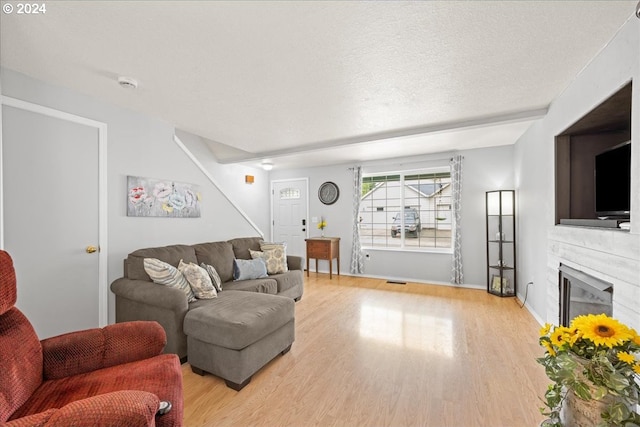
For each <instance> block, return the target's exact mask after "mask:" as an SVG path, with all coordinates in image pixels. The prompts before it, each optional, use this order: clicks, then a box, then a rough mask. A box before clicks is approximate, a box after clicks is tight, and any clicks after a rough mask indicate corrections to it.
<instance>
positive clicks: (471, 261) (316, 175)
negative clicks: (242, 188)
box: [271, 146, 514, 288]
mask: <svg viewBox="0 0 640 427" xmlns="http://www.w3.org/2000/svg"><path fill="white" fill-rule="evenodd" d="M459 154H462V155H463V156H464V166H463V168H464V170H463V184H462V186H463V190H462V193H463V194H462V206H463V207H462V233H463V234H462V236H463V237H462V246H463V249H462V251H463V264H464V279H465V280H464V281H465V285H466V286H470V287H479V288H485V287H486V264H485V262H486V245H485V236H486V234H485V233H486V231H485V207H484V200H485V192H486V191H489V190H500V189H512V188H513V185H514V182H513V146H503V147H492V148H484V149H476V150H466V151H461V152H459ZM449 157H450V153H449V155H448V154H444V155H443V154H442V153H440V154H437V155H432V156H422V157H420V158H398V159H390V160H388V161H385V162H370V163H363V164H362V167H363V171H364V172H365V173H367V172H368V173H375V172H390V171H399V170H407V169H418V168H432V167H441V166H447V165H448V164H449ZM276 163H277V162H276ZM350 166H352V165H339V166H331V167H321V168H311V169H309V168H307V169H295V170H286V171H278V170H275V169H274V170H273V171H272V172H271V179H273V180H281V179H293V178H302V177H308V178H309V216H310V217H314V216H315V217H319V216H321V215H322V216H324V218H325V219H326V221H327V223H328V225H327V228H326V229H325V235H326V236H335V237H340V238H341V240H340V253H341V255H342V256H341V258H342V259H341V265H340V271H341V272H344V273H348V272H349V264H350V259H349V254H350V252H351V244H352V238H351V235H352V231H351V224H352V210H351V203H352V202H351V201H352V196H353V192H352V189H351V171H350V170H349V167H350ZM325 181H333V182H335V183H336V184H338V186H339V188H340V198H339V199H338V201H337V202H336V203H335V204H333V205H329V206H327V205H323V204H322V203H321V202H320V201H319V200H318V195H317V194H318V188H319V187H320V185H321V184H322V183H323V182H325ZM309 235H310V236H319V235H320V231H319V230H318V229H317V228H316V224H313V223H311V224H310V227H309ZM365 252H366V253H367V254H368V255H369V257H368V258H365V267H364V276H369V277H370V276H373V277H380V278H385V279H394V280H407V281H417V282H424V283H446V284H448V283H449V282H450V276H451V257H452V255H451V253H435V252H416V251H402V252H400V251H397V250H383V249H382V250H381V249H369V250H365ZM314 262H315V260H314V261H312V271H313V265H314V264H313V263H314ZM319 270H320V271H326V272H328V264H327V262H326V261H320V267H319Z"/></svg>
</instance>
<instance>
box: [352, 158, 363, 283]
mask: <svg viewBox="0 0 640 427" xmlns="http://www.w3.org/2000/svg"><path fill="white" fill-rule="evenodd" d="M361 195H362V168H361V167H360V166H356V167H354V168H353V245H352V246H351V268H350V269H349V271H350V272H351V273H352V274H356V273H363V272H364V257H363V256H362V246H361V245H360V197H361Z"/></svg>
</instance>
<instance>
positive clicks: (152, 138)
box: [0, 69, 268, 322]
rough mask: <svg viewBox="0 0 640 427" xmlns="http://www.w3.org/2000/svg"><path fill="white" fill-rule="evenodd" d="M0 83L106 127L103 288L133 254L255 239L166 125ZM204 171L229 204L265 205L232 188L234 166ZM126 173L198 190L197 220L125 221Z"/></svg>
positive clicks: (4, 76)
mask: <svg viewBox="0 0 640 427" xmlns="http://www.w3.org/2000/svg"><path fill="white" fill-rule="evenodd" d="M0 78H1V81H2V94H3V95H6V96H10V97H13V98H18V99H22V100H24V101H28V102H32V103H35V104H40V105H44V106H47V107H50V108H54V109H58V110H61V111H66V112H69V113H72V114H76V115H79V116H83V117H87V118H90V119H93V120H97V121H100V122H104V123H106V124H107V126H108V142H107V158H108V159H107V162H108V163H107V165H108V236H109V237H108V282H109V283H111V282H112V281H113V280H115V279H116V278H118V277H120V276H122V268H123V267H122V263H123V259H124V258H125V257H126V255H127V254H128V253H129V252H132V251H134V250H136V249H139V248H143V247H153V246H159V245H170V244H175V243H185V244H190V243H198V242H206V241H216V240H226V239H230V238H234V237H244V236H257V235H258V233H257V232H256V231H255V229H254V228H253V227H252V226H251V224H250V223H249V222H247V221H246V220H244V219H243V217H242V216H241V215H238V213H237V210H236V208H235V207H234V206H233V205H232V204H231V203H229V202H228V201H227V199H226V198H225V197H224V196H223V195H222V193H221V192H220V190H219V189H218V188H216V187H215V186H214V185H213V184H212V183H211V182H210V181H208V180H207V179H206V177H205V175H204V174H203V173H202V172H201V171H200V170H199V169H198V168H196V167H195V166H194V164H193V162H192V161H191V160H190V159H189V158H188V157H187V155H186V154H185V153H184V152H183V151H182V150H181V149H180V148H179V147H178V145H177V144H176V143H175V142H174V141H173V136H174V127H173V125H172V124H171V123H168V122H166V121H163V120H160V119H157V118H153V117H149V116H145V115H142V114H139V113H136V112H133V111H130V110H126V109H123V108H119V107H117V106H114V105H111V104H107V103H104V102H102V101H98V100H96V99H94V98H91V97H88V96H85V95H83V94H80V93H77V92H73V91H70V90H68V89H65V88H61V87H58V86H53V85H50V84H47V83H45V82H42V81H39V80H35V79H32V78H30V77H28V76H26V75H23V74H20V73H17V72H14V71H12V70H8V69H1V70H0ZM116 90H122V89H121V88H120V87H118V86H117V85H116V84H115V83H114V91H116ZM78 161H82V159H78ZM209 167H210V168H212V169H217V170H216V171H215V172H216V174H217V176H218V178H219V180H220V181H221V182H223V183H225V185H227V184H228V185H229V186H232V187H233V191H234V193H235V194H234V197H235V199H237V200H245V199H250V200H254V201H255V203H256V204H258V205H261V206H268V194H267V193H268V192H265V194H264V195H263V196H259V195H256V194H255V193H256V191H255V188H251V187H249V186H247V187H243V186H241V185H236V184H234V183H233V182H234V181H235V180H239V179H244V172H245V169H244V168H242V169H241V170H240V169H238V168H237V167H226V166H223V165H218V166H217V167H216V165H214V164H210V165H209ZM258 172H260V171H258ZM240 174H242V176H240ZM127 175H136V176H144V177H150V178H160V179H171V180H176V181H181V182H189V183H193V184H197V185H199V186H200V189H201V192H202V205H201V212H202V217H201V218H132V217H127V216H126V202H127V201H126V191H127V188H126V186H127ZM4 179H11V177H4ZM34 179H42V178H41V177H35V178H34ZM265 181H266V179H265ZM253 213H255V212H253ZM266 218H268V211H267V210H266V209H265V211H264V217H259V218H252V219H253V220H254V221H255V222H256V223H259V224H261V225H264V224H265V223H268V219H266ZM5 227H10V224H5ZM35 266H37V263H36V264H34V267H35ZM71 297H72V296H71ZM114 304H115V299H114V297H113V295H112V294H111V293H110V295H109V321H110V322H113V321H114V312H115V311H114ZM96 316H97V314H96Z"/></svg>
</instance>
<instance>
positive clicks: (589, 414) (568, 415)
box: [560, 386, 613, 427]
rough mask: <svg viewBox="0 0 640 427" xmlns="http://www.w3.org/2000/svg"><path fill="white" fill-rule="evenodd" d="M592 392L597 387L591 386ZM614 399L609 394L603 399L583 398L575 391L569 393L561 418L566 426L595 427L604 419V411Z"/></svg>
mask: <svg viewBox="0 0 640 427" xmlns="http://www.w3.org/2000/svg"><path fill="white" fill-rule="evenodd" d="M590 389H591V393H592V394H593V393H594V391H595V387H592V386H590ZM612 401H613V396H611V395H607V396H605V397H604V398H603V399H601V400H595V399H591V400H583V399H580V398H579V397H578V396H576V395H575V393H574V392H573V391H569V392H568V393H567V398H566V399H565V401H564V405H563V407H562V412H561V414H560V418H561V419H562V424H563V425H564V426H565V427H593V426H596V425H598V423H600V422H601V421H602V416H601V414H602V412H604V411H605V410H606V408H607V406H608V405H609V404H611V403H612Z"/></svg>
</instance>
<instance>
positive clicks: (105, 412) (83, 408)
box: [3, 390, 160, 427]
mask: <svg viewBox="0 0 640 427" xmlns="http://www.w3.org/2000/svg"><path fill="white" fill-rule="evenodd" d="M159 405H160V400H159V399H158V397H157V396H156V395H155V394H153V393H149V392H146V391H134V390H125V391H116V392H112V393H105V394H101V395H98V396H93V397H89V398H87V399H82V400H77V401H75V402H71V403H69V404H67V405H65V406H63V407H62V408H60V409H49V410H48V411H45V412H41V413H39V414H34V415H29V416H26V417H23V418H18V419H16V420H13V421H9V422H8V423H6V424H3V425H5V426H7V427H56V426H96V427H107V426H116V425H117V426H128V427H149V426H155V415H156V412H157V411H158V407H159Z"/></svg>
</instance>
